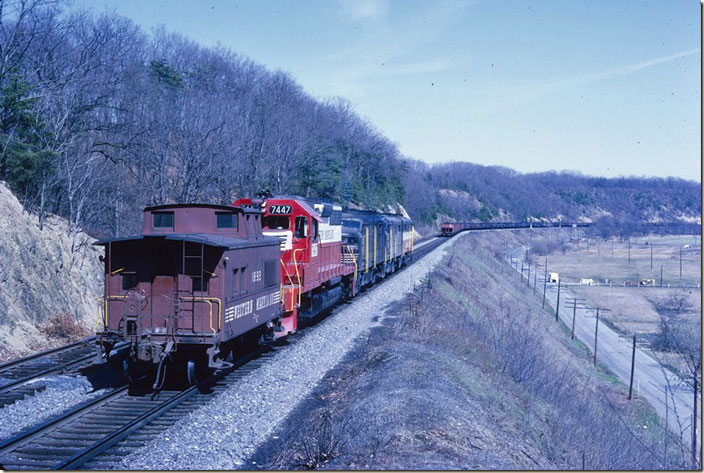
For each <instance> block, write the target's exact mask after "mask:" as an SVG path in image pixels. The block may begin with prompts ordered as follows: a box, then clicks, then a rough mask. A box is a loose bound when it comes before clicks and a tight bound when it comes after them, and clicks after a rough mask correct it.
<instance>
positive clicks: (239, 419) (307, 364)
mask: <svg viewBox="0 0 704 473" xmlns="http://www.w3.org/2000/svg"><path fill="white" fill-rule="evenodd" d="M455 241H456V239H453V240H450V241H447V242H445V243H443V244H442V245H441V246H440V247H438V248H437V249H435V250H433V251H432V252H431V253H430V254H428V255H426V256H425V257H424V258H423V259H421V260H420V261H418V262H416V263H415V264H414V265H412V266H410V267H408V268H407V269H405V270H404V271H402V272H401V273H399V274H397V275H396V276H394V277H393V278H391V279H389V280H387V281H385V282H383V283H381V284H379V285H378V286H376V287H375V288H373V289H372V290H370V291H368V292H366V293H365V294H363V295H361V296H360V297H358V298H356V299H355V300H354V301H353V302H352V303H350V304H347V305H345V306H342V307H341V308H339V309H336V310H335V311H334V312H333V313H332V314H331V315H330V316H329V317H328V318H326V319H325V320H324V321H323V322H321V323H319V324H318V325H316V326H314V327H311V328H309V329H306V330H305V333H303V334H299V335H298V336H297V337H296V338H297V339H296V341H295V343H292V344H290V345H287V346H284V347H281V348H278V349H277V353H276V354H275V355H274V356H273V357H272V358H270V359H269V360H268V361H267V363H266V364H265V365H264V366H262V367H260V368H259V369H257V370H254V371H252V372H250V373H248V374H247V375H246V376H245V377H243V378H242V379H240V380H239V382H238V383H237V384H236V385H234V386H232V387H231V388H230V389H228V390H226V391H224V392H223V393H221V394H218V395H216V396H214V397H213V398H212V399H211V400H210V402H208V403H207V404H205V405H203V406H202V407H200V408H199V409H197V410H196V411H194V412H192V413H190V414H188V415H187V416H186V417H185V418H184V419H183V420H182V421H181V422H179V423H178V424H177V425H174V426H173V427H171V428H169V429H167V430H166V431H165V433H164V435H163V437H162V438H160V439H158V440H154V441H151V442H149V443H146V444H145V445H144V446H143V447H142V448H141V449H139V450H137V451H134V452H132V453H131V454H129V455H127V456H126V457H125V458H124V459H123V461H122V462H121V463H119V464H116V465H115V468H117V469H155V470H170V469H197V470H209V469H245V468H246V469H249V468H252V464H251V463H247V461H248V458H249V457H251V456H252V455H253V454H254V453H255V452H256V450H257V448H258V447H259V446H260V445H261V444H262V443H263V442H264V441H265V440H266V439H267V438H268V437H269V436H270V435H271V434H272V432H274V431H275V429H276V428H277V427H278V426H279V425H280V423H281V422H282V421H284V420H285V419H286V418H287V416H288V415H289V413H290V412H291V411H292V410H293V409H294V408H295V407H296V406H297V405H298V404H299V403H301V402H302V401H304V400H305V399H306V398H307V397H308V396H310V393H311V392H312V391H313V389H314V388H315V387H316V385H317V384H318V383H319V382H320V380H321V379H322V378H323V377H324V376H325V374H326V373H327V372H328V371H329V370H331V369H332V368H334V367H335V366H336V365H337V364H338V363H339V362H340V361H341V360H343V358H344V357H345V355H346V354H347V353H348V352H349V351H350V350H352V349H353V348H354V346H355V344H356V343H357V341H358V340H360V339H361V338H362V339H363V337H364V335H365V334H366V333H367V332H368V330H369V329H370V328H371V327H373V326H376V325H378V324H379V316H381V315H382V314H383V313H384V311H385V310H386V309H387V308H388V307H389V306H390V305H391V304H393V303H395V302H398V301H400V300H402V299H403V298H404V296H406V295H407V294H408V293H409V292H412V291H413V288H414V286H415V285H418V284H420V283H421V281H422V280H423V278H424V276H426V275H427V274H428V273H429V272H430V271H431V270H432V269H433V267H434V266H435V265H436V264H437V263H438V262H439V261H440V260H441V259H442V257H443V255H444V253H445V250H446V249H447V248H448V247H449V246H451V245H453V244H454V242H455Z"/></svg>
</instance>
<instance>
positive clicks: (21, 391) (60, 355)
mask: <svg viewBox="0 0 704 473" xmlns="http://www.w3.org/2000/svg"><path fill="white" fill-rule="evenodd" d="M94 340H95V337H88V338H84V339H83V340H79V341H78V342H75V343H71V344H69V345H64V346H62V347H58V348H53V349H51V350H46V351H43V352H40V353H35V354H34V355H29V356H26V357H24V358H18V359H16V360H12V361H9V362H7V363H3V364H0V408H1V407H3V406H6V405H9V404H12V403H14V402H15V401H18V400H20V399H24V398H25V397H26V396H31V395H33V394H35V393H37V392H40V391H43V390H44V389H45V386H44V385H43V384H41V383H30V381H33V380H35V379H37V378H41V377H42V376H46V375H49V374H55V373H62V372H65V371H68V370H71V369H75V368H78V367H80V366H83V365H86V364H88V363H90V362H91V360H93V358H95V346H94V345H93V341H94Z"/></svg>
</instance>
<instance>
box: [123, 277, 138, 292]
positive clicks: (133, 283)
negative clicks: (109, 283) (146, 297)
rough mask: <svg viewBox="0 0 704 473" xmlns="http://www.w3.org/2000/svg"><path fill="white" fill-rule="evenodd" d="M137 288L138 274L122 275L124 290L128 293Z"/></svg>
mask: <svg viewBox="0 0 704 473" xmlns="http://www.w3.org/2000/svg"><path fill="white" fill-rule="evenodd" d="M135 287H137V274H136V273H127V274H125V273H122V290H123V291H128V290H130V289H134V288H135Z"/></svg>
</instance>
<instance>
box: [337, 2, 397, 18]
mask: <svg viewBox="0 0 704 473" xmlns="http://www.w3.org/2000/svg"><path fill="white" fill-rule="evenodd" d="M338 3H339V5H340V7H341V8H342V12H343V13H344V14H345V15H346V16H347V17H349V18H351V19H352V20H355V21H368V20H378V19H380V18H383V17H384V16H385V15H386V13H387V12H388V11H389V1H388V0H338Z"/></svg>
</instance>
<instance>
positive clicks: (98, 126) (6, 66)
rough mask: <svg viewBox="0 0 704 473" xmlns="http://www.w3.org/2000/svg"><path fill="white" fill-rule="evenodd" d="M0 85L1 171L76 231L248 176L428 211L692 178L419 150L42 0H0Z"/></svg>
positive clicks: (684, 193)
mask: <svg viewBox="0 0 704 473" xmlns="http://www.w3.org/2000/svg"><path fill="white" fill-rule="evenodd" d="M0 90H1V100H0V179H2V180H5V181H6V182H7V183H8V184H9V185H10V187H11V188H12V190H13V192H14V193H15V194H16V195H18V196H19V197H20V199H21V200H22V202H23V204H24V205H25V207H26V208H28V209H29V210H30V211H31V212H33V213H35V214H36V215H37V218H38V220H39V222H40V225H41V224H42V223H43V220H44V218H45V216H46V215H47V213H54V214H58V215H61V216H63V217H66V218H67V219H68V220H69V222H70V231H71V232H73V233H75V232H76V231H77V230H78V229H81V228H82V229H85V230H86V231H88V232H90V233H92V234H94V235H118V234H128V233H130V232H133V231H135V230H136V227H137V226H138V221H139V210H140V208H141V207H142V206H144V205H148V204H160V203H168V202H196V201H200V202H217V203H227V202H231V201H232V198H233V196H253V195H256V194H257V193H260V192H269V193H273V194H283V193H289V194H300V195H306V196H317V197H322V198H328V199H333V200H336V201H338V202H342V203H345V204H346V203H349V202H354V203H356V204H358V205H361V206H364V207H367V208H383V207H384V206H385V205H394V204H397V203H401V204H404V205H405V207H406V208H407V210H408V211H409V213H410V214H411V216H412V217H414V218H415V219H416V221H417V222H418V223H425V224H427V225H433V224H434V223H436V221H437V219H439V218H447V217H454V218H458V219H479V220H496V219H499V220H501V219H525V218H558V217H561V218H567V219H575V218H580V217H588V218H591V219H593V220H594V219H599V218H606V219H608V220H611V221H617V222H620V221H640V220H648V219H653V218H655V219H659V220H661V221H662V220H673V219H677V218H680V217H682V216H683V215H684V216H685V217H692V216H696V215H699V214H700V213H701V206H700V200H701V198H700V195H701V192H700V188H699V185H698V184H696V183H695V182H693V181H685V180H682V179H672V178H668V179H661V178H649V179H645V178H627V179H626V178H624V179H604V178H587V177H584V176H581V175H579V174H578V173H555V172H551V173H540V174H519V173H516V172H514V171H512V170H510V169H506V168H500V167H486V166H478V165H474V164H469V163H450V164H443V165H434V166H430V165H428V164H425V163H423V162H421V161H417V160H414V159H411V158H409V157H406V156H402V155H401V154H400V153H399V151H398V148H397V146H396V144H395V143H393V142H392V141H391V140H390V139H389V138H388V137H385V136H384V135H382V134H381V133H380V132H379V131H378V130H377V129H375V128H374V126H373V125H372V124H370V123H369V122H368V121H366V120H365V119H363V118H361V117H360V116H359V115H357V114H356V113H355V111H354V110H353V107H352V105H351V104H349V103H348V102H346V101H345V100H344V99H339V98H332V99H326V100H317V99H314V98H313V97H311V96H310V95H309V94H307V93H306V92H305V91H304V90H303V89H302V88H301V87H300V86H299V85H298V84H297V83H296V82H295V81H294V79H293V78H291V77H290V76H289V75H287V74H286V73H283V72H280V71H270V70H267V69H265V68H264V67H263V66H261V65H259V64H257V63H256V62H255V61H254V60H252V59H249V58H247V57H243V56H241V55H239V54H237V53H236V52H233V51H230V50H228V49H225V48H219V47H202V46H199V45H198V44H196V43H194V42H192V41H190V40H188V39H187V38H185V37H183V36H181V35H179V34H175V33H170V32H167V31H165V30H163V29H162V30H157V31H154V32H150V33H147V32H145V31H143V30H141V29H140V27H138V26H137V25H135V24H134V23H133V22H132V21H131V20H129V19H127V18H124V17H120V16H118V15H115V14H109V13H108V14H103V15H101V16H95V15H91V14H89V13H86V12H81V11H79V10H76V9H68V8H67V7H66V4H65V3H64V2H58V1H55V0H0ZM508 138H510V130H507V139H508ZM467 159H468V160H471V159H472V156H471V155H470V156H467ZM565 167H569V161H568V160H567V159H566V166H565ZM637 173H638V171H637V170H634V174H637ZM694 177H696V176H693V178H694Z"/></svg>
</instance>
